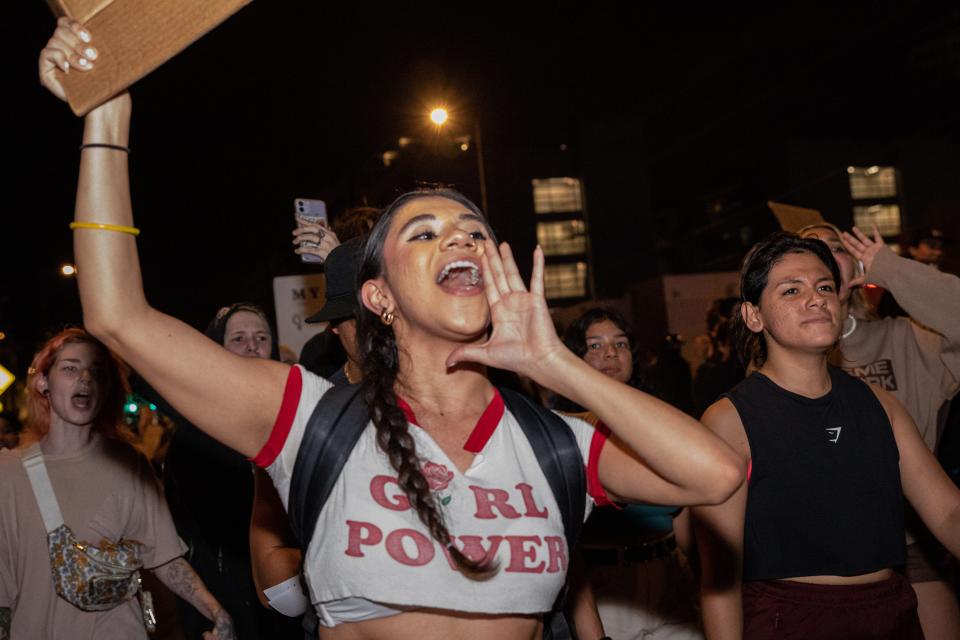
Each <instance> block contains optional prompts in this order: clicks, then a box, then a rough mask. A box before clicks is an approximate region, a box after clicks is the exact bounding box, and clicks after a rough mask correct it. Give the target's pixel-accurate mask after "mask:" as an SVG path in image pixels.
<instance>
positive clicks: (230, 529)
mask: <svg viewBox="0 0 960 640" xmlns="http://www.w3.org/2000/svg"><path fill="white" fill-rule="evenodd" d="M205 333H206V335H207V337H209V338H210V339H211V340H213V341H214V342H216V343H218V344H221V345H223V346H224V347H225V348H226V349H227V350H229V351H231V352H233V353H236V354H237V355H240V356H243V357H250V358H269V359H272V360H278V359H279V357H278V353H277V341H276V339H275V337H274V333H273V329H272V327H271V326H270V323H269V322H268V320H267V317H266V314H265V313H264V312H263V310H262V309H260V307H258V306H256V305H254V304H251V303H247V302H239V303H236V304H232V305H230V306H227V307H223V308H221V309H220V310H219V311H218V312H217V314H216V316H215V317H214V318H213V320H211V321H210V324H209V325H208V326H207V329H206V332H205ZM153 397H154V399H155V402H156V404H157V405H158V407H160V409H161V411H163V412H164V413H167V414H168V415H170V416H171V417H172V418H173V419H174V421H175V422H176V424H177V426H176V430H175V431H174V435H173V438H172V440H171V443H170V449H169V451H168V453H167V458H166V464H165V467H164V474H163V479H164V486H165V490H166V495H167V498H168V501H169V503H170V510H171V513H172V514H173V519H174V522H175V524H176V526H177V533H178V534H179V535H180V537H181V538H182V539H183V541H184V542H185V543H186V544H187V547H188V550H187V555H186V557H187V561H188V562H189V563H190V565H191V566H192V567H193V568H194V570H196V572H197V574H199V575H200V577H201V578H202V579H203V581H204V582H205V583H206V584H207V586H208V588H209V589H210V591H211V593H213V594H214V595H215V596H216V597H217V599H219V600H220V601H221V602H222V603H224V607H226V608H227V610H228V611H231V612H235V613H234V619H235V622H236V629H237V634H238V636H237V637H238V638H241V639H244V638H249V639H257V638H277V637H299V635H298V629H297V626H296V625H295V624H292V625H291V624H290V623H289V622H288V621H287V620H286V619H285V618H283V617H282V616H279V615H277V614H276V613H274V612H271V611H267V610H264V609H262V608H261V607H259V606H258V605H257V596H256V590H255V587H254V583H253V576H252V573H251V566H250V547H249V544H250V543H249V533H248V529H249V525H250V514H251V508H252V507H251V505H252V504H253V472H252V469H251V466H250V462H249V461H248V460H247V459H246V458H245V457H244V456H242V455H240V454H239V453H237V452H235V451H233V450H232V449H230V448H228V447H226V446H224V445H222V444H220V443H219V442H217V441H216V440H214V439H213V438H211V437H210V436H208V435H206V434H205V433H203V432H202V431H200V430H199V429H197V428H196V427H195V426H194V425H193V424H191V423H190V422H189V421H188V420H186V419H185V418H183V417H182V416H180V415H179V414H178V413H177V412H176V411H175V410H173V408H172V407H170V406H169V405H168V404H167V403H166V402H165V401H164V400H163V399H162V398H159V397H157V396H156V395H154V396H153ZM177 614H178V618H179V619H180V622H181V626H182V629H183V631H184V634H185V635H186V637H187V638H199V637H200V636H201V634H202V629H203V622H204V621H203V620H202V619H201V618H200V617H199V615H198V614H196V612H195V611H194V610H193V609H192V608H190V607H188V606H184V603H182V601H179V600H178V609H177ZM284 627H289V629H288V630H287V631H286V632H285V631H284ZM285 633H287V634H288V635H284V634H285Z"/></svg>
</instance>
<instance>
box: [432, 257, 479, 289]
mask: <svg viewBox="0 0 960 640" xmlns="http://www.w3.org/2000/svg"><path fill="white" fill-rule="evenodd" d="M437 284H438V285H440V287H441V288H442V289H444V290H445V291H448V292H450V293H457V294H465V293H473V292H477V291H480V290H481V289H483V274H482V273H481V271H480V267H479V265H477V264H476V263H475V262H472V261H470V260H454V261H453V262H451V263H449V264H447V265H446V266H445V267H443V269H442V270H441V271H440V273H439V274H438V275H437Z"/></svg>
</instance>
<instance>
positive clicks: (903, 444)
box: [870, 385, 960, 557]
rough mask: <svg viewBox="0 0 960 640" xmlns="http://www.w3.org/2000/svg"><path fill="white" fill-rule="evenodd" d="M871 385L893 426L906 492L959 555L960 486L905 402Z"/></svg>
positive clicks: (912, 502) (930, 524) (927, 523)
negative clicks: (935, 454)
mask: <svg viewBox="0 0 960 640" xmlns="http://www.w3.org/2000/svg"><path fill="white" fill-rule="evenodd" d="M870 386H871V389H873V392H874V393H875V394H877V397H878V398H879V399H880V403H881V404H883V408H884V409H885V410H886V412H887V416H888V417H889V418H890V424H891V426H892V427H893V435H894V437H895V438H896V441H897V449H898V450H899V452H900V484H901V485H902V486H903V493H904V495H905V496H906V497H907V500H909V501H910V504H911V505H912V506H913V508H914V510H915V511H916V512H917V513H918V514H919V515H920V518H921V519H922V520H923V522H924V524H926V525H927V528H928V529H930V531H931V532H932V533H933V535H935V536H936V537H937V540H939V541H940V542H941V543H942V544H943V546H945V547H946V548H947V549H949V550H950V553H952V554H953V555H954V556H956V557H960V489H958V488H957V486H956V485H955V484H953V481H952V480H950V478H949V477H948V476H947V474H946V473H944V471H943V467H941V466H940V463H939V461H937V459H936V458H935V457H934V455H933V454H932V453H931V452H930V449H928V448H927V445H926V444H925V443H924V442H923V439H922V438H921V437H920V432H919V431H918V430H917V425H916V423H914V421H913V418H911V417H910V414H909V413H907V410H906V409H905V408H904V407H903V405H902V404H900V402H899V401H898V400H897V399H896V398H895V397H893V395H892V394H890V393H889V392H887V391H884V390H883V389H880V388H879V387H876V386H874V385H870Z"/></svg>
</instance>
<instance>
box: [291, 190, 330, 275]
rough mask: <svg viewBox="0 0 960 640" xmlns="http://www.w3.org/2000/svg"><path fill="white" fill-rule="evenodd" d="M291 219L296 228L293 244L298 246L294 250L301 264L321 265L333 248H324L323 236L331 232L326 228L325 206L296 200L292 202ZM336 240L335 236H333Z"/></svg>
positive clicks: (303, 199) (307, 200) (319, 201)
mask: <svg viewBox="0 0 960 640" xmlns="http://www.w3.org/2000/svg"><path fill="white" fill-rule="evenodd" d="M293 217H294V219H295V220H296V222H297V228H296V230H294V232H293V236H294V238H293V242H294V244H297V245H298V246H299V249H297V250H295V252H296V253H298V254H300V260H302V261H303V262H315V263H322V262H323V261H324V260H325V259H326V257H327V254H328V253H330V250H331V249H332V248H333V246H336V244H337V243H334V245H333V246H330V247H324V244H330V243H329V242H326V243H324V239H325V236H327V235H328V234H329V235H332V234H333V232H332V231H330V230H329V229H328V228H327V204H326V203H325V202H324V201H323V200H311V199H309V198H296V199H295V200H294V201H293ZM333 240H336V236H333Z"/></svg>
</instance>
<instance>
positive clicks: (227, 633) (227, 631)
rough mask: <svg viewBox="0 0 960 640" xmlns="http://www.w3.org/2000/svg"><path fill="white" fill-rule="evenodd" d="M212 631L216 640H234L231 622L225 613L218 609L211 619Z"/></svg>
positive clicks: (234, 635)
mask: <svg viewBox="0 0 960 640" xmlns="http://www.w3.org/2000/svg"><path fill="white" fill-rule="evenodd" d="M213 630H214V631H216V633H217V639H218V640H234V639H235V638H236V637H237V636H236V633H235V632H234V630H233V620H232V619H231V618H230V616H229V615H228V614H227V612H226V611H224V610H223V609H220V611H217V614H216V615H215V616H214V617H213Z"/></svg>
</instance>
